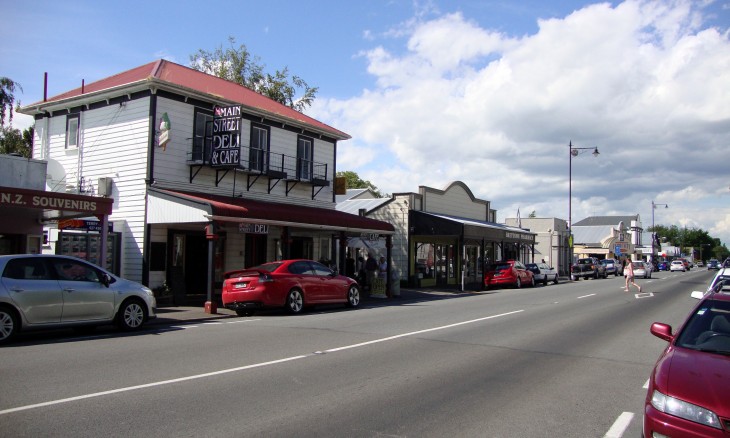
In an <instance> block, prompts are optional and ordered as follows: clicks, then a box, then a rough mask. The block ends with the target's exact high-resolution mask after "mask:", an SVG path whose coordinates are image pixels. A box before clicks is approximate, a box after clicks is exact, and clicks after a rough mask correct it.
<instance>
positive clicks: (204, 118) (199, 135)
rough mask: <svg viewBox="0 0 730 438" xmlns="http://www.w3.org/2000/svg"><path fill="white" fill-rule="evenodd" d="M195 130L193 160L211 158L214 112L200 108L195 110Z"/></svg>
mask: <svg viewBox="0 0 730 438" xmlns="http://www.w3.org/2000/svg"><path fill="white" fill-rule="evenodd" d="M194 129H195V131H194V132H193V150H192V154H191V157H190V159H191V160H192V161H205V160H209V159H210V153H211V147H210V144H211V141H212V140H211V134H212V131H213V114H211V113H209V112H205V111H202V110H199V109H196V110H195V127H194Z"/></svg>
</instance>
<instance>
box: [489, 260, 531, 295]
mask: <svg viewBox="0 0 730 438" xmlns="http://www.w3.org/2000/svg"><path fill="white" fill-rule="evenodd" d="M524 284H529V285H530V286H532V287H535V277H534V276H533V274H532V272H530V271H529V270H528V269H527V267H526V266H525V265H524V264H522V262H518V261H516V260H504V261H501V262H496V263H493V264H491V265H489V267H488V268H487V270H486V271H485V272H484V288H485V289H489V288H490V287H493V286H504V285H507V286H514V287H516V288H518V289H519V288H521V287H522V285H524Z"/></svg>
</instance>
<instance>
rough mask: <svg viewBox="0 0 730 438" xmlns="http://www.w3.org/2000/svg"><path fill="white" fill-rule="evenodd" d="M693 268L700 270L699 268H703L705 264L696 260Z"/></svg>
mask: <svg viewBox="0 0 730 438" xmlns="http://www.w3.org/2000/svg"><path fill="white" fill-rule="evenodd" d="M695 266H697V267H698V268H701V267H703V266H705V263H704V262H703V261H702V260H697V261H696V262H695Z"/></svg>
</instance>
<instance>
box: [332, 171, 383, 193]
mask: <svg viewBox="0 0 730 438" xmlns="http://www.w3.org/2000/svg"><path fill="white" fill-rule="evenodd" d="M336 176H338V177H341V178H345V181H346V183H347V188H348V189H370V190H372V191H373V192H374V193H375V196H377V197H378V198H382V197H383V194H381V193H380V190H379V189H378V188H377V187H375V184H373V183H371V182H370V181H367V180H363V179H362V178H360V175H358V174H357V173H356V172H353V171H351V170H346V171H343V172H337V175H336Z"/></svg>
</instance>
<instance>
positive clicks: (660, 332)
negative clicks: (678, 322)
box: [649, 322, 674, 342]
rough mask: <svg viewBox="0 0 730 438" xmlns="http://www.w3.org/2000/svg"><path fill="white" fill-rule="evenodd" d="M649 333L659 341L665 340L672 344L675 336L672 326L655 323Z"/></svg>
mask: <svg viewBox="0 0 730 438" xmlns="http://www.w3.org/2000/svg"><path fill="white" fill-rule="evenodd" d="M649 331H650V332H651V334H652V335H654V336H656V337H657V338H659V339H664V340H665V341H667V342H671V341H672V339H674V336H672V326H670V325H669V324H663V323H661V322H655V323H654V324H652V325H651V329H650V330H649Z"/></svg>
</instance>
